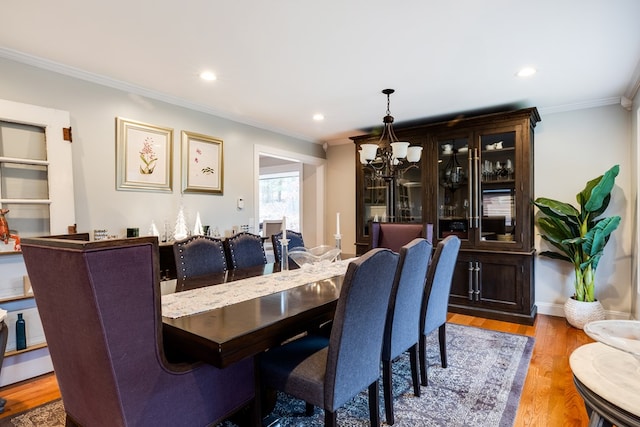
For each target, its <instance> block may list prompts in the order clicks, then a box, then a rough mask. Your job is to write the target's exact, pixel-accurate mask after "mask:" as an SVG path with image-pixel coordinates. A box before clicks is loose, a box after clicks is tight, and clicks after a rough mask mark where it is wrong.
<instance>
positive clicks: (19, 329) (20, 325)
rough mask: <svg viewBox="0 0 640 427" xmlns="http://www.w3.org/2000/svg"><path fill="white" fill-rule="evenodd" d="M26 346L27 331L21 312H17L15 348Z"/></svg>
mask: <svg viewBox="0 0 640 427" xmlns="http://www.w3.org/2000/svg"><path fill="white" fill-rule="evenodd" d="M25 348H27V333H26V328H25V322H24V319H23V318H22V313H18V320H17V321H16V350H24V349H25Z"/></svg>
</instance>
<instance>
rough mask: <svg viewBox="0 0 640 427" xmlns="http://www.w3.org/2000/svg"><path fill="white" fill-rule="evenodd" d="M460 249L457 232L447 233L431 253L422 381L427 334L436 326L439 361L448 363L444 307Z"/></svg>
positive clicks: (423, 323) (422, 337)
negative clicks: (449, 234) (453, 233)
mask: <svg viewBox="0 0 640 427" xmlns="http://www.w3.org/2000/svg"><path fill="white" fill-rule="evenodd" d="M459 251H460V239H459V238H458V237H457V236H453V235H451V236H447V237H445V238H444V239H443V240H441V241H440V242H439V243H438V246H436V251H435V253H434V254H433V258H432V260H431V265H430V266H429V271H428V272H427V283H426V286H425V293H424V298H423V300H422V308H421V313H420V325H421V328H422V331H421V333H420V344H419V347H420V380H421V383H422V385H424V386H426V385H428V382H427V369H428V367H427V348H426V345H427V335H429V334H430V333H431V332H433V331H435V330H436V329H438V342H439V344H440V362H441V363H442V367H443V368H446V367H447V329H446V327H447V326H446V325H447V310H448V307H449V293H450V292H451V280H452V279H453V271H454V270H455V267H456V261H457V260H458V252H459Z"/></svg>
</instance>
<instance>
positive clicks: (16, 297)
mask: <svg viewBox="0 0 640 427" xmlns="http://www.w3.org/2000/svg"><path fill="white" fill-rule="evenodd" d="M29 298H33V294H31V295H16V296H15V297H4V298H0V304H2V303H4V302H13V301H22V300H25V299H29Z"/></svg>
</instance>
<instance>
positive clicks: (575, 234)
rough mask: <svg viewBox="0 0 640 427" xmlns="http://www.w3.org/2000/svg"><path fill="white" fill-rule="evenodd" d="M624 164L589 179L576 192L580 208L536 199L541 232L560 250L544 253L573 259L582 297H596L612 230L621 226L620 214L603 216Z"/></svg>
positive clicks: (579, 294) (578, 297) (589, 298)
mask: <svg viewBox="0 0 640 427" xmlns="http://www.w3.org/2000/svg"><path fill="white" fill-rule="evenodd" d="M619 172H620V166H619V165H615V166H613V167H612V168H611V169H609V170H608V171H606V172H605V173H604V174H603V175H601V176H599V177H597V178H595V179H592V180H591V181H589V182H587V185H586V186H585V188H584V189H583V190H582V191H581V192H579V193H578V194H577V195H576V200H577V202H578V204H579V206H580V208H579V209H577V208H575V207H574V206H573V205H571V204H568V203H564V202H559V201H557V200H553V199H548V198H545V197H539V198H537V199H536V200H535V201H534V202H533V203H534V204H535V205H536V206H537V207H538V208H539V209H540V212H541V215H540V216H539V217H538V219H537V224H538V227H539V228H540V230H541V231H542V233H541V234H540V236H541V237H542V238H543V239H544V240H546V241H547V242H548V243H549V244H550V245H551V246H553V247H555V248H556V249H557V251H543V252H541V253H540V255H542V256H546V257H549V258H553V259H558V260H562V261H566V262H569V263H571V264H572V265H573V268H574V271H575V295H574V298H575V299H576V300H578V301H587V302H589V301H595V300H596V297H595V274H596V269H597V268H598V263H599V261H600V258H601V257H602V255H603V253H604V247H605V246H606V244H607V242H608V241H609V238H610V237H611V233H612V232H613V231H614V230H615V229H616V228H618V225H619V224H620V216H617V215H614V216H611V217H605V218H601V217H600V215H602V214H603V213H604V211H605V210H606V209H607V207H608V206H609V202H610V200H611V190H612V189H613V186H614V184H615V179H616V176H618V173H619Z"/></svg>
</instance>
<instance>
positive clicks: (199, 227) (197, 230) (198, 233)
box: [193, 212, 204, 236]
mask: <svg viewBox="0 0 640 427" xmlns="http://www.w3.org/2000/svg"><path fill="white" fill-rule="evenodd" d="M193 234H194V235H196V236H203V235H204V230H203V229H202V222H201V221H200V212H198V213H197V214H196V224H195V225H194V226H193Z"/></svg>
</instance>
